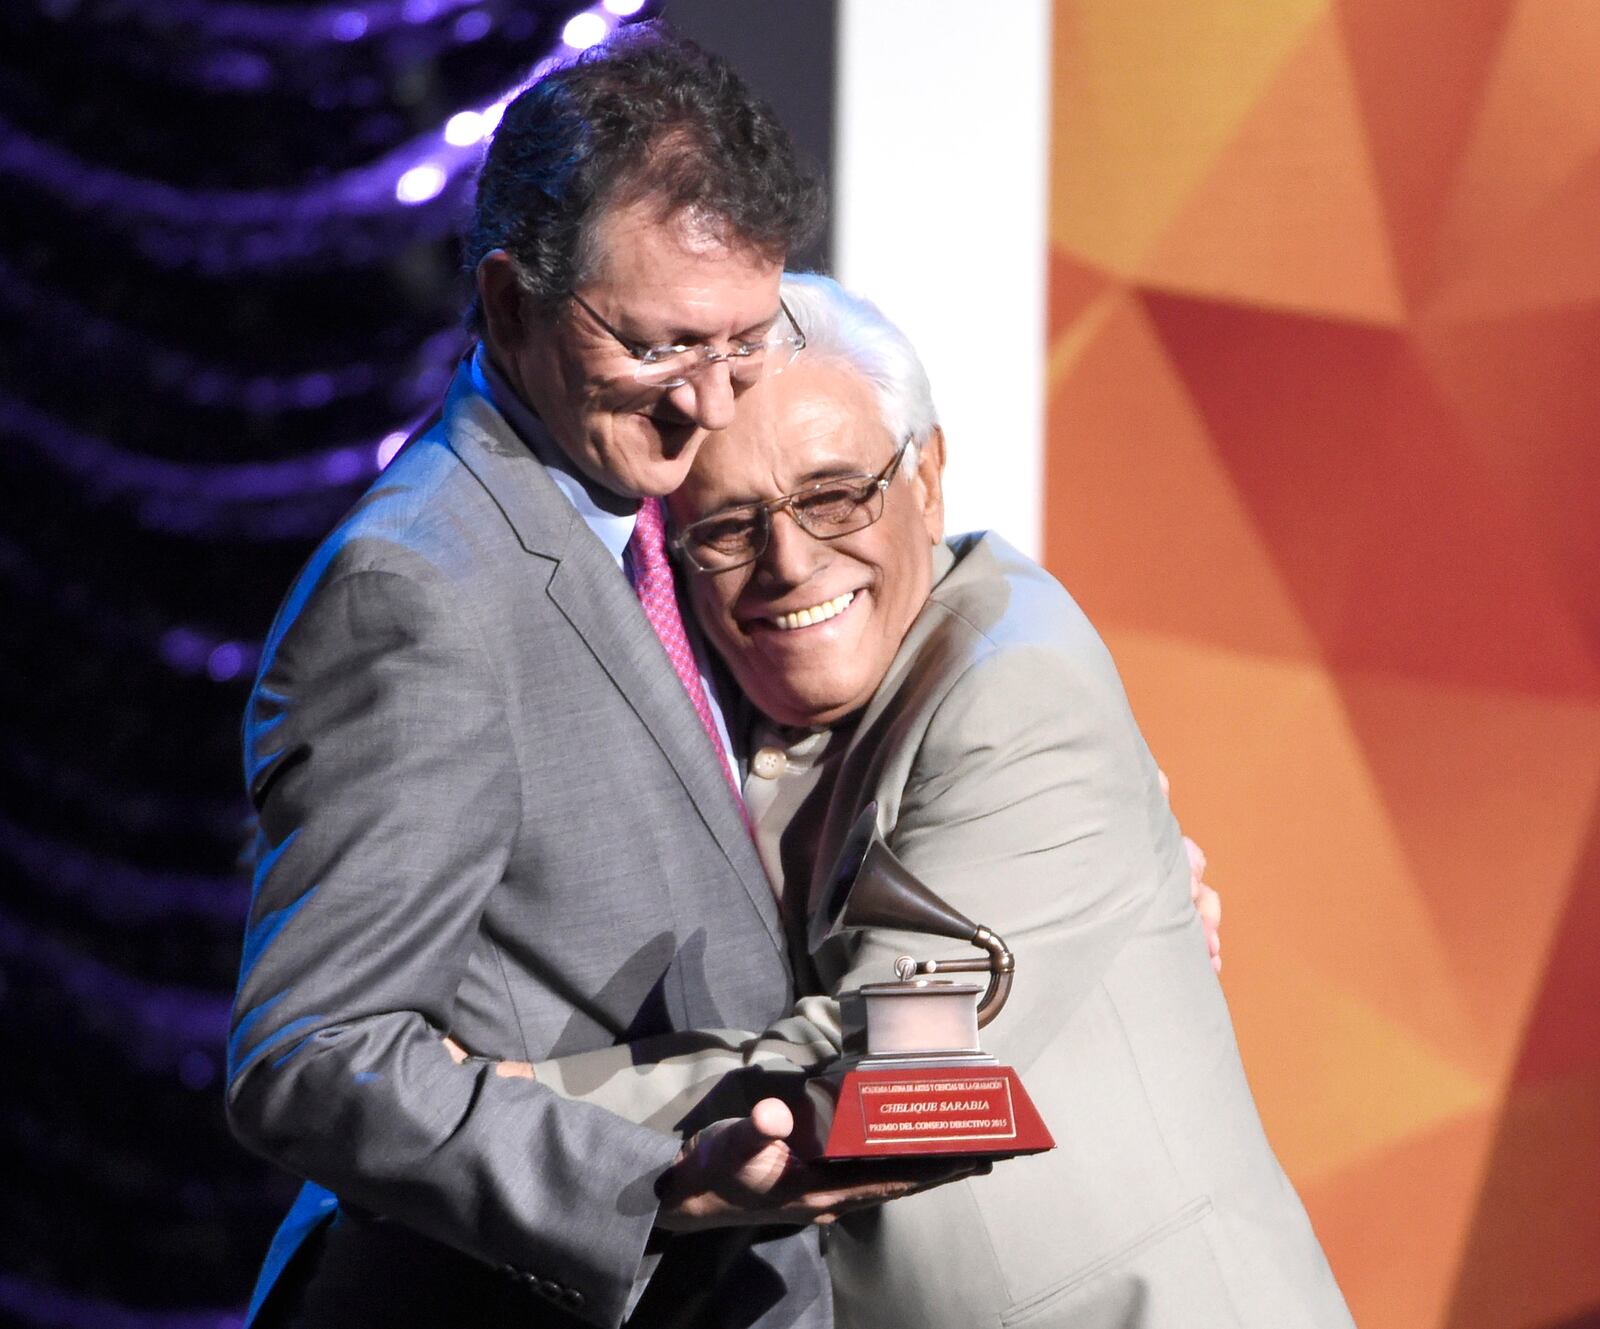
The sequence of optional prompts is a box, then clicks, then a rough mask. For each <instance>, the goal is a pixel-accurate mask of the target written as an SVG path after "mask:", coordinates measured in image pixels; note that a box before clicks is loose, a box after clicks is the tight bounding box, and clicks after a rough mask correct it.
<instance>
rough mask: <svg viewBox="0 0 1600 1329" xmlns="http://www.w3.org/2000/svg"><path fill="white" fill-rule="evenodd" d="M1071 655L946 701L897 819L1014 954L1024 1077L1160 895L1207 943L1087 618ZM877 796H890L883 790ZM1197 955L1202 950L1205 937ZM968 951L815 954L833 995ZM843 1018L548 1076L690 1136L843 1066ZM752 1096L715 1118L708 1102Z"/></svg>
mask: <svg viewBox="0 0 1600 1329" xmlns="http://www.w3.org/2000/svg"><path fill="white" fill-rule="evenodd" d="M1073 626H1074V628H1075V629H1076V631H1077V633H1078V636H1077V639H1076V640H1075V641H1074V642H1073V643H1072V649H1062V648H1061V647H1059V646H1054V645H1052V646H1049V647H1045V646H1028V647H1012V648H1010V649H1006V650H1000V651H991V652H989V653H987V654H985V655H983V656H982V657H981V658H980V659H978V660H977V661H976V662H975V663H974V664H973V665H972V666H971V667H969V668H968V669H967V670H966V671H965V672H964V673H962V674H961V675H960V676H959V677H958V678H957V679H956V680H955V681H954V682H953V684H952V685H951V686H950V688H949V689H948V691H947V692H946V694H945V696H944V697H943V699H942V700H941V701H940V703H939V704H938V706H937V708H936V710H935V712H934V714H933V716H932V719H931V720H930V722H929V724H928V726H927V728H926V730H925V732H924V733H923V736H922V738H921V740H920V742H919V743H918V748H917V751H916V754H915V756H914V757H913V759H912V762H911V765H910V772H909V776H908V778H907V781H906V783H905V785H904V787H903V789H901V790H899V791H897V807H895V808H893V809H891V810H890V813H889V815H890V824H889V825H888V826H887V830H886V834H887V838H888V841H889V845H890V847H891V848H892V849H893V850H894V851H895V853H896V854H897V855H898V856H899V858H900V859H901V861H902V862H904V863H905V865H906V866H907V867H908V868H910V869H911V871H912V872H914V873H915V874H916V875H917V876H918V877H920V878H921V879H922V880H923V881H924V882H926V883H927V884H928V885H929V886H930V887H932V888H933V890H934V891H936V892H937V893H938V894H939V895H941V896H942V897H944V899H946V900H947V901H949V902H950V903H951V904H952V905H954V906H955V907H956V908H958V909H959V910H961V911H962V912H963V913H964V914H966V915H967V916H968V917H969V918H971V919H973V920H974V921H975V922H978V923H983V924H987V925H988V926H989V927H991V928H993V929H994V930H995V931H997V932H999V933H1000V934H1001V935H1002V936H1003V937H1004V938H1005V940H1006V942H1007V943H1008V944H1009V945H1010V946H1011V948H1012V950H1013V952H1014V953H1015V954H1016V956H1017V960H1018V970H1017V978H1016V982H1015V985H1014V986H1013V989H1012V994H1011V997H1010V1000H1009V1001H1008V1003H1007V1006H1006V1010H1005V1013H1004V1014H1003V1015H1002V1016H1001V1018H1000V1020H999V1021H997V1022H996V1023H995V1024H994V1025H993V1026H991V1027H990V1029H988V1030H986V1031H985V1034H984V1043H985V1046H986V1047H988V1048H989V1049H990V1050H991V1051H995V1052H997V1053H999V1054H1000V1055H1001V1056H1002V1057H1003V1058H1004V1059H1006V1060H1008V1061H1011V1062H1013V1063H1014V1064H1016V1065H1019V1066H1025V1065H1026V1064H1027V1062H1028V1061H1030V1060H1031V1059H1032V1057H1033V1056H1034V1055H1035V1054H1036V1053H1037V1051H1038V1049H1039V1048H1040V1047H1042V1046H1043V1045H1044V1043H1045V1042H1047V1041H1048V1040H1049V1039H1050V1038H1051V1037H1052V1036H1053V1034H1054V1033H1055V1031H1056V1030H1057V1029H1058V1028H1059V1026H1060V1023H1061V1022H1062V1021H1063V1020H1065V1019H1066V1018H1068V1017H1069V1015H1070V1012H1071V1010H1072V1009H1073V1007H1075V1006H1076V1005H1077V1004H1078V1003H1079V1002H1080V1001H1082V1000H1083V998H1084V997H1085V996H1086V995H1087V994H1088V993H1089V992H1090V991H1091V990H1092V989H1093V988H1094V987H1095V985H1096V984H1097V983H1098V982H1099V981H1100V979H1101V977H1102V975H1103V974H1104V973H1105V971H1106V969H1107V968H1108V967H1109V966H1110V964H1111V963H1112V961H1113V959H1114V958H1115V957H1116V955H1117V953H1118V952H1119V951H1120V950H1121V948H1122V947H1123V946H1124V945H1125V944H1126V943H1127V941H1128V939H1129V938H1130V937H1131V936H1132V935H1133V933H1134V931H1135V929H1136V928H1137V927H1138V926H1139V924H1140V921H1141V919H1143V918H1144V917H1145V915H1146V913H1147V911H1149V910H1150V909H1152V908H1153V907H1155V906H1156V904H1157V901H1158V899H1161V900H1163V903H1164V907H1165V908H1166V911H1167V915H1168V918H1169V921H1170V925H1171V926H1173V927H1177V928H1190V929H1193V930H1196V932H1197V933H1198V923H1197V921H1196V919H1195V915H1194V910H1193V908H1192V906H1191V904H1190V901H1189V897H1188V889H1187V883H1188V863H1187V859H1186V858H1185V857H1184V853H1183V848H1182V841H1181V837H1180V835H1179V832H1178V828H1177V824H1176V822H1175V821H1174V820H1173V818H1172V814H1171V812H1170V810H1169V808H1168V805H1167V802H1166V798H1165V795H1163V794H1162V793H1161V791H1160V787H1159V783H1158V780H1157V777H1156V767H1155V763H1154V761H1153V760H1152V759H1151V757H1150V754H1149V751H1148V749H1147V748H1146V746H1145V743H1144V740H1143V738H1142V737H1141V736H1140V734H1139V731H1138V728H1137V726H1136V725H1135V723H1134V720H1133V716H1132V714H1131V712H1130V711H1129V709H1128V704H1127V699H1126V697H1125V695H1124V693H1123V690H1122V685H1121V682H1120V680H1119V679H1118V678H1117V674H1116V669H1115V667H1114V665H1113V664H1112V662H1111V658H1110V656H1109V654H1108V653H1107V652H1106V650H1105V648H1104V646H1103V645H1102V644H1101V643H1100V641H1099V639H1098V637H1096V636H1095V635H1094V632H1093V630H1092V628H1090V627H1089V625H1088V624H1087V622H1085V621H1083V620H1082V619H1081V618H1080V619H1077V620H1075V621H1074V624H1073ZM880 793H881V791H880ZM1197 944H1203V943H1199V942H1197ZM959 949H960V948H959V945H958V944H957V943H954V942H940V941H938V940H936V939H933V938H930V937H928V936H926V935H918V934H915V933H910V932H892V931H888V930H883V929H874V930H871V931H868V932H865V933H857V934H853V935H852V936H849V937H846V938H841V939H838V940H835V941H833V942H830V943H828V945H827V946H826V947H825V948H824V950H823V951H822V952H821V953H820V954H819V956H818V962H819V968H820V969H821V971H822V972H823V976H824V979H825V981H826V983H827V988H828V991H829V992H830V993H832V994H835V995H837V994H838V993H840V992H843V991H847V990H849V989H851V988H856V987H860V986H861V985H862V984H863V983H872V982H884V981H886V980H888V979H890V978H892V977H893V973H894V960H895V957H897V956H899V955H905V954H911V955H915V956H917V957H919V958H927V957H931V956H941V955H946V954H955V953H958V952H959ZM840 1041H841V1033H840V1027H839V1018H838V1008H837V1005H836V1004H835V1002H834V1001H833V1000H831V999H830V998H827V997H810V998H806V999H805V1000H803V1001H802V1002H800V1003H799V1005H798V1006H797V1007H796V1008H795V1011H794V1012H793V1014H792V1015H791V1017H790V1018H788V1019H786V1020H784V1021H782V1022H780V1023H778V1024H776V1025H774V1026H773V1027H771V1028H770V1029H768V1030H766V1031H764V1032H762V1033H759V1034H756V1033H742V1032H739V1031H733V1030H715V1031H701V1032H699V1033H680V1034H669V1035H663V1036H662V1037H660V1038H658V1039H652V1040H648V1041H646V1042H643V1043H635V1044H632V1045H629V1046H627V1047H619V1048H607V1049H603V1050H601V1051H598V1052H593V1053H581V1054H579V1055H577V1056H576V1057H566V1058H559V1059H555V1060H552V1061H549V1062H542V1063H538V1064H537V1065H536V1066H535V1074H536V1075H538V1076H539V1077H540V1078H541V1079H543V1080H545V1081H546V1082H548V1083H551V1084H552V1085H554V1086H555V1087H557V1088H559V1089H560V1091H561V1092H563V1093H568V1094H573V1095H575V1096H579V1097H582V1098H584V1099H586V1100H587V1101H590V1102H595V1103H603V1104H604V1105H605V1106H607V1107H609V1108H611V1109H612V1110H614V1111H616V1112H619V1113H621V1114H623V1115H625V1116H628V1117H629V1118H630V1119H633V1120H638V1121H649V1122H651V1123H652V1124H656V1125H660V1126H662V1127H664V1128H680V1129H681V1128H686V1127H687V1126H688V1125H692V1124H698V1123H699V1122H700V1121H703V1120H705V1119H707V1118H709V1117H710V1116H713V1115H718V1114H719V1113H720V1114H721V1115H729V1114H731V1113H732V1112H735V1111H744V1110H746V1108H747V1106H748V1103H749V1101H750V1099H751V1097H752V1095H753V1094H755V1093H759V1092H763V1091H765V1092H779V1093H783V1092H785V1081H784V1078H783V1077H784V1074H785V1072H788V1073H790V1074H793V1073H794V1072H796V1071H797V1069H798V1068H808V1069H815V1068H816V1067H818V1066H819V1065H821V1064H822V1063H823V1062H825V1061H826V1060H827V1059H828V1058H829V1057H830V1056H833V1055H837V1052H838V1050H839V1046H840ZM724 1076H727V1077H730V1078H731V1081H732V1082H733V1083H738V1084H740V1086H741V1088H740V1091H739V1093H738V1094H737V1095H729V1096H728V1097H726V1098H725V1099H724V1100H723V1101H722V1102H721V1103H720V1105H719V1106H718V1107H717V1108H715V1109H712V1108H710V1107H708V1106H707V1104H708V1103H711V1102H714V1101H715V1100H713V1099H710V1098H709V1097H708V1096H709V1095H711V1094H712V1091H713V1090H717V1089H719V1088H720V1089H722V1091H723V1092H724V1093H726V1086H724V1085H722V1084H721V1078H722V1077H724Z"/></svg>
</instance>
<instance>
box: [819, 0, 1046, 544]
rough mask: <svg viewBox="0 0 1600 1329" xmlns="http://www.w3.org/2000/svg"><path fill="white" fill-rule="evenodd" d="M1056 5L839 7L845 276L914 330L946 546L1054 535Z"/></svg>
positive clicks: (840, 251) (837, 192)
mask: <svg viewBox="0 0 1600 1329" xmlns="http://www.w3.org/2000/svg"><path fill="white" fill-rule="evenodd" d="M1049 72H1050V0H997V2H996V3H992V4H974V3H972V0H840V6H839V87H838V103H837V114H838V121H837V130H836V135H837V137H836V143H835V161H834V165H835V172H834V179H835V187H834V236H833V243H834V267H835V271H836V272H837V275H838V277H839V279H840V280H841V281H842V282H843V283H844V284H845V285H846V286H849V287H851V288H852V289H855V290H858V291H860V292H861V293H862V294H864V295H866V296H869V297H870V298H871V299H873V300H875V301H876V302H877V303H878V304H879V305H880V306H881V307H882V309H883V311H884V312H885V313H886V314H887V315H888V316H889V317H890V318H892V319H893V320H894V321H895V322H896V323H898V324H899V325H900V326H901V327H902V328H904V329H905V331H906V333H907V334H908V335H909V336H910V337H911V339H912V341H913V342H915V344H916V346H917V349H918V350H919V351H920V352H921V354H922V358H923V362H924V363H925V364H926V365H927V367H928V373H929V375H930V376H931V378H932V379H933V392H934V400H935V402H936V403H937V404H938V407H939V415H940V419H941V421H942V422H943V424H944V427H945V434H946V437H947V438H948V440H949V444H950V465H949V470H948V472H947V474H946V499H947V504H948V508H949V527H950V529H951V530H952V531H961V530H969V529H973V528H977V527H990V528H993V529H996V530H999V531H1000V532H1001V533H1002V534H1004V535H1005V536H1006V537H1007V538H1008V539H1010V540H1011V541H1012V542H1013V543H1014V544H1016V545H1018V546H1019V547H1021V548H1022V549H1024V550H1026V551H1028V552H1029V553H1031V554H1034V555H1035V556H1037V555H1038V553H1039V551H1040V546H1041V527H1042V523H1043V457H1044V363H1045V297H1046V292H1045V274H1046V255H1047V243H1048V242H1047V236H1046V230H1045V227H1046V209H1047V200H1048V197H1049V195H1048V183H1049V182H1048V171H1049V119H1050V106H1049V97H1050V76H1049Z"/></svg>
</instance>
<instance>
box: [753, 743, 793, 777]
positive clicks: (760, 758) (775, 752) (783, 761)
mask: <svg viewBox="0 0 1600 1329" xmlns="http://www.w3.org/2000/svg"><path fill="white" fill-rule="evenodd" d="M788 765H789V759H788V758H787V757H786V756H784V755H783V749H782V748H762V749H761V750H760V751H758V752H757V753H756V755H755V756H753V757H752V758H750V770H751V772H752V774H755V775H759V776H760V777H761V778H762V779H763V780H776V779H777V778H778V777H779V776H780V775H782V774H783V772H784V769H785V768H786V767H787V766H788Z"/></svg>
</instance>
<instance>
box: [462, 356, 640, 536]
mask: <svg viewBox="0 0 1600 1329" xmlns="http://www.w3.org/2000/svg"><path fill="white" fill-rule="evenodd" d="M471 368H472V386H473V387H475V388H476V389H477V390H478V391H479V392H480V393H481V394H482V395H483V396H485V397H487V398H488V399H489V400H490V402H492V403H493V404H494V408H495V410H497V411H499V412H500V414H501V415H502V416H504V417H505V420H506V423H507V424H509V425H510V426H511V427H512V429H514V430H515V431H516V433H517V437H518V438H520V439H521V440H522V441H523V442H524V443H526V444H527V445H528V448H529V450H530V451H531V452H532V453H533V455H534V456H535V457H537V458H538V459H539V460H540V461H541V462H542V463H544V468H545V470H546V471H548V472H549V473H550V478H551V479H552V480H554V481H555V484H556V488H557V489H559V490H560V491H561V492H562V493H563V494H565V495H566V496H567V501H568V502H570V503H571V504H572V506H573V507H575V508H576V509H577V510H578V515H579V516H580V517H582V518H583V521H584V524H585V525H586V526H588V528H589V529H590V530H591V531H593V532H594V533H595V535H596V537H597V538H598V539H599V541H600V543H601V544H603V545H604V546H605V547H606V552H607V553H609V554H610V555H611V557H612V558H613V559H614V560H615V561H616V563H617V565H618V566H619V567H620V566H621V564H622V551H623V550H625V549H626V548H627V547H628V541H629V540H630V539H632V537H633V523H634V521H635V519H636V517H637V516H638V503H637V502H636V501H635V502H633V504H632V508H631V510H629V511H627V512H621V513H619V512H617V511H615V509H616V508H617V507H618V506H619V504H623V503H625V502H626V500H622V499H619V498H618V496H617V495H616V494H613V493H612V492H611V491H610V490H609V489H606V488H605V487H604V486H603V485H598V484H596V483H595V482H594V481H593V480H591V479H589V477H588V476H586V475H584V474H583V472H582V471H580V470H578V468H577V467H576V466H574V465H573V464H572V460H571V458H569V457H568V456H567V454H566V453H564V452H563V451H562V450H561V446H560V445H559V444H558V443H557V442H556V441H555V439H553V438H552V437H550V431H549V430H548V429H546V428H545V426H544V421H542V420H541V419H539V417H538V416H537V415H535V414H534V413H533V411H532V410H531V409H530V408H529V406H528V404H527V403H526V402H525V401H523V400H522V398H521V397H519V396H517V393H516V390H515V389H514V388H513V387H512V386H511V384H510V383H508V382H507V381H506V377H505V375H504V374H502V373H501V372H500V371H499V369H497V368H496V367H495V364H494V361H493V360H491V359H490V358H489V352H488V349H487V348H486V347H485V346H484V344H483V343H482V342H479V343H478V345H477V347H476V348H475V349H474V350H473V352H472V366H471Z"/></svg>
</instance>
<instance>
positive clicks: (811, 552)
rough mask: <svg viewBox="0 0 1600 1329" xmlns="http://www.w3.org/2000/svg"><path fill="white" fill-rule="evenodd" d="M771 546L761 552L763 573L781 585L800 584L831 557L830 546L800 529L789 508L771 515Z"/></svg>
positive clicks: (768, 536)
mask: <svg viewBox="0 0 1600 1329" xmlns="http://www.w3.org/2000/svg"><path fill="white" fill-rule="evenodd" d="M767 520H768V522H769V523H770V524H771V528H770V530H769V531H768V533H767V547H766V548H765V549H763V550H762V551H761V558H760V566H761V571H762V574H763V575H764V576H765V577H766V578H767V579H768V580H769V581H771V582H774V583H776V584H778V585H781V586H799V585H800V584H801V583H803V582H804V581H805V580H806V579H807V578H808V577H810V576H812V574H814V573H815V572H816V570H817V568H818V566H819V565H820V564H821V562H822V561H823V560H824V559H825V558H826V557H827V551H828V546H827V545H826V544H825V543H824V542H823V541H821V540H816V539H813V538H812V537H811V536H809V535H807V534H806V533H805V532H804V531H803V530H801V529H800V523H799V522H797V521H796V520H795V519H794V514H793V513H791V512H790V511H789V509H788V508H782V509H780V510H779V511H777V512H774V513H771V514H769V516H768V518H767Z"/></svg>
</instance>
